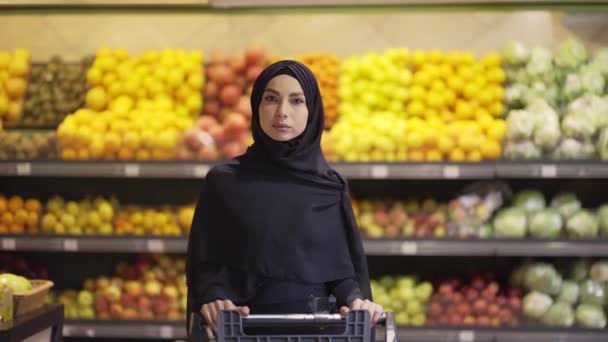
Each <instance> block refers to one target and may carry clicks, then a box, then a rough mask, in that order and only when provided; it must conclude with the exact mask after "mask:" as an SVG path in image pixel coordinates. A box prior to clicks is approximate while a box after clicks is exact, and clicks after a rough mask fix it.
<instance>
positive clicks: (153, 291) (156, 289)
mask: <svg viewBox="0 0 608 342" xmlns="http://www.w3.org/2000/svg"><path fill="white" fill-rule="evenodd" d="M161 290H162V285H161V284H160V283H159V282H158V281H156V280H150V281H147V282H146V284H145V285H144V293H145V294H146V295H148V296H157V295H159V294H160V293H161Z"/></svg>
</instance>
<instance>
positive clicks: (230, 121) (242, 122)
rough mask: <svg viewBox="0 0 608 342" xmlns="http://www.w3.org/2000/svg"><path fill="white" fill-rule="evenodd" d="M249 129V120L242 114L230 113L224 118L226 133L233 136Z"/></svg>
mask: <svg viewBox="0 0 608 342" xmlns="http://www.w3.org/2000/svg"><path fill="white" fill-rule="evenodd" d="M248 129H249V121H247V119H245V117H244V116H243V115H242V114H239V113H230V114H229V115H228V116H227V117H226V119H225V120H224V130H225V132H226V134H228V135H231V136H233V137H235V136H240V135H242V134H244V133H246V132H247V130H248Z"/></svg>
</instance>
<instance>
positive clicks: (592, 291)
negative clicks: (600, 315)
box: [580, 279, 606, 306]
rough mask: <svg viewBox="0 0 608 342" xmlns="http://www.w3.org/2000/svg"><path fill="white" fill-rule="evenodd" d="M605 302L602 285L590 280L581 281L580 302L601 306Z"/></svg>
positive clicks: (604, 292)
mask: <svg viewBox="0 0 608 342" xmlns="http://www.w3.org/2000/svg"><path fill="white" fill-rule="evenodd" d="M605 301H606V291H605V289H604V285H602V283H600V282H597V281H595V280H592V279H587V280H585V281H583V282H582V283H581V285H580V302H581V303H582V304H595V305H599V306H602V305H604V302H605Z"/></svg>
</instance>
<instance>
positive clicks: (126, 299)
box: [120, 293, 137, 308]
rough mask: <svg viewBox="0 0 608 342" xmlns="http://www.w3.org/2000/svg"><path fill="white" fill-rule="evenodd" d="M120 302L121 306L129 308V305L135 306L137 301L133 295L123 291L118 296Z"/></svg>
mask: <svg viewBox="0 0 608 342" xmlns="http://www.w3.org/2000/svg"><path fill="white" fill-rule="evenodd" d="M120 303H121V304H122V306H123V307H124V308H131V307H134V306H135V304H136V303H137V301H136V299H135V297H133V296H131V295H129V294H127V293H123V294H122V297H121V298H120Z"/></svg>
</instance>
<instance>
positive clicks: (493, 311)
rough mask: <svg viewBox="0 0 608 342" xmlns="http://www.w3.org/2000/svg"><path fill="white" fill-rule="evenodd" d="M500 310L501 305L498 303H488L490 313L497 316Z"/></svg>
mask: <svg viewBox="0 0 608 342" xmlns="http://www.w3.org/2000/svg"><path fill="white" fill-rule="evenodd" d="M499 312H500V307H499V306H498V304H494V303H492V304H490V305H488V314H490V315H491V316H496V315H497V314H498V313H499Z"/></svg>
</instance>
